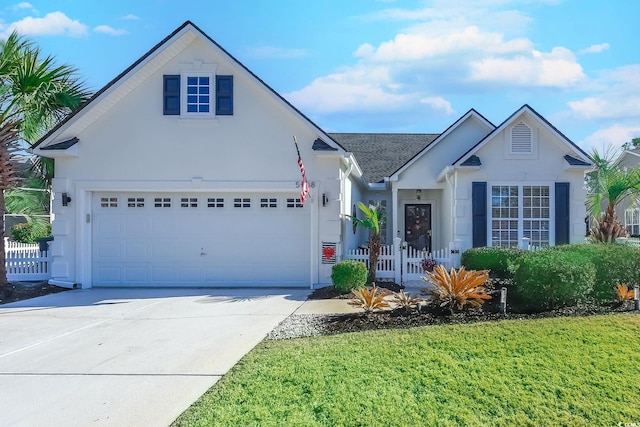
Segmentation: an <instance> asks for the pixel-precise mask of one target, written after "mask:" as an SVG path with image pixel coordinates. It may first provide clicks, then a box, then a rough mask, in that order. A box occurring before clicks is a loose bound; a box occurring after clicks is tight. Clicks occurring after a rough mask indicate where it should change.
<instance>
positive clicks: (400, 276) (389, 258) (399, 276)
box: [343, 238, 460, 283]
mask: <svg viewBox="0 0 640 427" xmlns="http://www.w3.org/2000/svg"><path fill="white" fill-rule="evenodd" d="M459 247H460V241H456V242H451V243H450V244H449V247H446V248H443V249H440V250H437V251H433V252H427V251H420V250H417V249H414V248H412V247H410V246H408V245H407V244H406V242H401V241H400V239H399V238H396V239H394V243H393V245H389V246H382V247H381V248H380V256H379V258H378V266H377V272H376V277H377V278H379V279H393V280H395V282H396V283H407V282H414V281H421V279H420V277H421V276H424V271H423V270H422V260H423V259H425V258H433V259H435V260H436V262H437V263H438V264H442V265H444V266H445V267H446V268H451V267H456V268H457V267H460V250H459V249H457V248H459ZM343 258H344V259H350V260H357V261H362V262H364V263H365V264H366V266H367V268H369V248H358V249H352V250H348V251H347V252H346V253H345V254H344V257H343Z"/></svg>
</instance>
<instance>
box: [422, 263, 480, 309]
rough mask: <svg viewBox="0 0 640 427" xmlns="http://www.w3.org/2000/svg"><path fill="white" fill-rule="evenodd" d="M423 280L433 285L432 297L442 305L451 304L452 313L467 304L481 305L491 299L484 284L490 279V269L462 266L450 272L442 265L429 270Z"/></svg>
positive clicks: (430, 291)
mask: <svg viewBox="0 0 640 427" xmlns="http://www.w3.org/2000/svg"><path fill="white" fill-rule="evenodd" d="M426 274H427V276H426V277H422V280H423V281H425V282H427V283H429V284H431V285H433V289H430V290H429V293H430V295H431V297H432V298H433V299H434V300H436V301H439V302H440V306H441V307H446V306H449V310H451V314H453V313H454V310H456V309H457V310H462V309H463V308H464V307H465V306H466V305H467V304H468V305H470V306H472V307H481V306H482V304H484V301H485V300H488V299H491V296H490V295H487V294H486V288H485V286H484V284H485V283H486V282H487V280H489V270H480V271H475V270H469V271H467V270H466V269H465V268H464V267H460V268H459V269H458V270H456V269H455V268H452V269H451V272H448V271H447V269H446V268H445V267H444V266H442V265H437V266H435V267H434V268H433V272H427V273H426Z"/></svg>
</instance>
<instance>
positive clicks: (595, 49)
mask: <svg viewBox="0 0 640 427" xmlns="http://www.w3.org/2000/svg"><path fill="white" fill-rule="evenodd" d="M609 47H611V46H609V43H600V44H593V45H591V46H589V47H588V48H586V49H581V50H579V51H578V53H579V54H580V55H584V54H587V53H600V52H604V51H605V50H609Z"/></svg>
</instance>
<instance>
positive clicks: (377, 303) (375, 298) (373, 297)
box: [349, 286, 389, 313]
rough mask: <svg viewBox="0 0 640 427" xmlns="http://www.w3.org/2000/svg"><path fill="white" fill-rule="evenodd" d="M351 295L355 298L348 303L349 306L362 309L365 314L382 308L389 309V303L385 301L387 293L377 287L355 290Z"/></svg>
mask: <svg viewBox="0 0 640 427" xmlns="http://www.w3.org/2000/svg"><path fill="white" fill-rule="evenodd" d="M353 294H354V295H355V298H354V299H352V300H351V301H349V305H352V306H354V307H358V308H362V309H364V311H365V313H371V312H372V311H374V310H382V309H383V308H388V307H389V303H388V302H387V301H386V300H385V297H386V296H387V292H386V291H384V290H381V289H380V288H379V287H377V286H373V287H371V288H364V289H356V290H354V291H353Z"/></svg>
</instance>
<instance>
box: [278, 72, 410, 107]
mask: <svg viewBox="0 0 640 427" xmlns="http://www.w3.org/2000/svg"><path fill="white" fill-rule="evenodd" d="M388 84H389V78H388V76H387V69H386V68H385V67H377V68H358V67H354V68H351V69H347V70H344V71H343V72H341V73H335V74H330V75H328V76H324V77H320V78H317V79H315V80H314V81H313V82H312V83H311V84H310V85H308V86H307V87H305V88H303V89H301V90H299V91H295V92H291V93H289V94H287V95H286V97H287V99H289V100H290V101H291V102H292V103H293V105H296V106H300V107H302V108H303V110H310V111H313V112H314V113H315V114H331V113H336V112H344V111H353V110H358V111H379V110H382V109H385V108H386V109H387V110H388V109H398V108H403V107H406V106H407V105H408V104H409V95H407V94H396V93H394V92H393V90H391V89H390V88H389V87H388Z"/></svg>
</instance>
